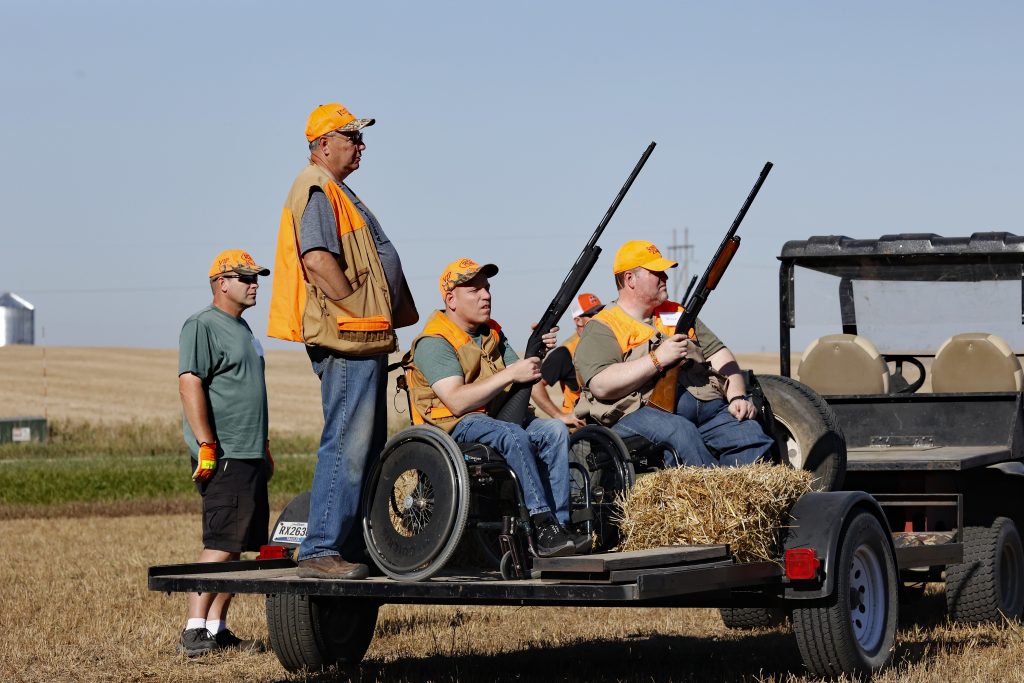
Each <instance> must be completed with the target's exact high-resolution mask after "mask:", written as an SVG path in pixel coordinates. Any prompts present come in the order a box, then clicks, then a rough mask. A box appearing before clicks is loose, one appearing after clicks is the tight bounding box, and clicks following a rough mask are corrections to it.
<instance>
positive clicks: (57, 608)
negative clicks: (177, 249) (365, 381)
mask: <svg viewBox="0 0 1024 683" xmlns="http://www.w3.org/2000/svg"><path fill="white" fill-rule="evenodd" d="M741 361H742V362H744V363H745V364H746V365H748V366H750V367H754V368H755V369H757V370H760V371H761V372H771V371H773V367H772V364H773V359H771V358H770V357H768V356H762V357H752V356H745V357H743V358H742V359H741ZM174 375H175V361H174V353H173V352H172V351H145V350H128V349H124V350H122V349H60V348H54V349H48V350H47V376H48V381H47V385H48V386H47V410H48V412H49V414H50V416H51V417H62V418H72V419H89V420H94V421H95V420H99V421H121V420H131V419H136V420H153V419H156V420H166V419H168V418H173V417H174V416H175V415H176V414H177V396H176V391H175V386H174ZM40 378H41V349H39V348H32V347H28V348H25V347H21V348H18V347H15V348H10V347H8V348H0V382H2V384H0V415H27V414H40V413H42V407H43V402H42V385H41V381H40ZM268 384H269V386H270V392H271V399H270V400H271V404H270V405H271V420H272V423H273V425H274V427H275V428H277V429H287V428H292V429H295V430H317V429H319V401H318V396H317V385H316V380H315V378H313V377H312V374H311V373H310V372H309V368H308V363H307V361H306V358H305V355H304V354H303V353H302V352H301V351H300V352H274V351H272V352H269V353H268ZM199 546H200V534H199V518H198V515H195V514H184V515H181V514H179V515H164V514H154V515H142V516H128V517H85V518H58V519H18V520H8V521H3V522H0V557H3V558H4V559H5V561H4V562H3V563H2V564H0V586H2V587H3V592H2V593H0V596H2V597H0V633H2V634H3V638H0V680H4V681H112V680H113V681H207V680H208V681H217V682H218V683H221V682H224V681H235V680H239V681H278V680H303V677H302V676H289V675H287V673H286V672H285V671H284V669H282V668H281V666H280V665H279V664H278V662H277V659H276V658H275V657H274V656H273V655H272V654H238V653H236V654H224V655H215V656H211V657H207V658H205V659H203V660H200V661H188V660H185V659H184V658H181V657H178V656H176V655H175V654H174V653H173V649H174V644H175V640H176V637H177V633H178V631H179V629H180V628H181V626H182V621H183V617H184V601H183V597H182V596H180V595H174V596H166V595H163V594H154V593H150V592H149V591H147V590H146V581H145V575H146V567H148V566H149V565H151V564H165V563H175V562H187V561H191V560H192V559H193V558H194V556H195V553H196V551H197V550H198V548H199ZM942 607H943V602H942V595H941V593H931V594H929V595H927V596H926V597H925V599H924V601H923V602H922V603H921V604H919V605H918V606H916V607H915V608H914V609H913V610H905V612H904V624H903V626H901V629H900V632H899V634H898V646H897V650H896V652H895V661H896V665H895V666H894V668H892V669H891V670H889V671H887V672H885V673H884V674H883V675H881V676H879V677H877V678H876V680H879V681H921V682H924V681H927V682H933V683H947V682H948V681H957V682H958V683H960V682H968V681H970V682H982V681H985V682H987V681H1001V680H1012V681H1024V664H1022V663H1021V662H1022V660H1024V631H1022V630H1021V628H1020V627H1019V626H1017V625H1012V626H1010V627H1007V628H993V627H980V628H968V627H959V626H954V625H951V624H949V623H948V622H946V620H945V616H944V614H943V609H942ZM232 610H233V611H232V617H231V625H232V627H233V628H234V629H235V630H237V631H238V632H240V633H242V634H244V635H257V636H263V637H265V636H266V625H265V623H264V620H263V600H262V598H259V597H254V596H240V597H239V598H238V600H237V602H236V604H235V606H234V607H233V608H232ZM915 623H916V624H918V625H914V624H915ZM317 678H319V677H317ZM358 678H359V679H360V680H367V681H376V680H381V681H383V680H388V681H392V680H397V681H450V680H580V681H594V680H599V681H604V680H607V681H617V680H624V681H669V680H674V681H687V680H692V681H708V680H752V681H803V680H806V679H805V677H804V676H803V674H802V665H801V663H800V658H799V654H798V652H797V649H796V645H795V643H794V641H793V638H792V636H791V635H790V634H789V633H788V631H787V630H786V629H773V630H766V631H758V632H753V633H745V632H732V631H728V630H726V629H725V628H724V627H723V626H722V624H721V621H720V620H719V618H718V616H717V612H715V611H713V610H668V609H658V610H635V609H617V610H613V609H564V608H485V607H462V608H456V607H408V606H386V607H384V608H383V609H382V611H381V615H380V619H379V621H378V627H377V633H376V636H375V638H374V641H373V643H372V644H371V646H370V650H369V652H368V653H367V657H366V660H365V662H364V666H363V667H362V669H361V670H360V672H359V674H358Z"/></svg>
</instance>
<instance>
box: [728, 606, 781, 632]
mask: <svg viewBox="0 0 1024 683" xmlns="http://www.w3.org/2000/svg"><path fill="white" fill-rule="evenodd" d="M718 614H719V615H720V616H721V617H722V623H723V624H725V627H726V628H732V629H739V630H743V631H749V630H752V629H755V628H775V627H776V626H782V625H783V624H785V623H786V619H787V615H786V610H784V609H781V608H778V607H722V608H721V609H719V610H718Z"/></svg>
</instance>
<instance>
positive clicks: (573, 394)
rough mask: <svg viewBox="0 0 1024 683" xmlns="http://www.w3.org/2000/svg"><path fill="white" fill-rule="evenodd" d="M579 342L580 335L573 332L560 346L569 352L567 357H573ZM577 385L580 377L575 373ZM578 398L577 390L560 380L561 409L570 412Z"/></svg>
mask: <svg viewBox="0 0 1024 683" xmlns="http://www.w3.org/2000/svg"><path fill="white" fill-rule="evenodd" d="M579 343H580V336H579V335H578V334H574V335H572V336H571V337H569V338H568V339H567V340H566V341H565V343H564V344H562V346H564V347H565V350H566V351H568V352H569V358H574V357H575V356H576V347H577V346H579ZM579 385H580V378H579V375H577V376H576V386H579ZM579 399H580V392H579V390H576V391H573V390H572V389H571V388H569V386H568V385H567V384H566V383H565V382H562V411H563V412H566V413H571V412H572V409H573V408H574V407H575V406H576V401H578V400H579Z"/></svg>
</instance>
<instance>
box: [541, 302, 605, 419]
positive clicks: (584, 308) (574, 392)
mask: <svg viewBox="0 0 1024 683" xmlns="http://www.w3.org/2000/svg"><path fill="white" fill-rule="evenodd" d="M603 308H604V306H603V305H602V304H601V300H600V299H598V298H597V297H596V296H594V295H593V294H590V293H589V292H584V293H583V294H580V295H579V296H578V297H576V302H575V306H574V308H573V310H572V322H573V325H574V326H575V327H576V332H575V333H574V334H573V335H572V336H571V337H569V338H568V339H566V340H565V342H564V343H563V344H562V345H561V346H559V347H558V348H557V349H554V350H553V351H552V352H551V353H549V354H548V355H547V356H545V357H544V363H543V364H542V365H541V368H540V373H541V378H540V381H539V382H537V383H536V384H534V385H533V389H532V391H531V394H530V397H531V398H532V399H533V402H534V403H536V404H537V407H538V408H540V409H541V410H543V411H544V412H545V413H547V414H548V415H550V416H551V417H557V418H558V419H559V420H561V421H562V422H564V423H565V424H567V425H569V426H570V427H582V426H583V425H584V424H586V423H585V422H584V421H583V420H581V419H580V418H578V417H576V415H575V414H574V413H573V408H575V407H576V401H578V400H579V398H580V385H579V382H578V380H577V379H576V368H575V367H574V366H573V364H572V357H573V354H574V353H575V352H576V345H577V344H579V343H580V335H581V334H583V328H584V327H586V326H587V323H589V322H590V319H591V318H593V317H594V316H595V315H597V314H598V313H600V312H601V309H603ZM555 384H558V385H560V386H561V389H562V407H561V408H559V407H558V406H556V405H555V402H554V401H552V400H551V396H550V395H548V387H549V386H554V385H555Z"/></svg>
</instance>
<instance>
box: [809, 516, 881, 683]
mask: <svg viewBox="0 0 1024 683" xmlns="http://www.w3.org/2000/svg"><path fill="white" fill-rule="evenodd" d="M834 571H835V572H836V580H835V588H834V590H833V591H832V594H831V595H830V596H829V597H828V599H827V601H826V602H825V603H824V604H822V605H815V606H812V607H800V608H796V609H794V610H793V633H794V634H795V635H796V642H797V645H798V646H799V648H800V655H801V657H802V658H803V661H804V664H805V665H806V666H807V668H808V670H809V671H810V672H811V674H812V675H815V676H821V677H837V676H841V675H847V676H850V677H852V678H861V677H863V678H867V677H868V676H870V675H871V674H872V673H874V672H876V671H878V670H879V669H881V668H882V667H884V666H885V665H887V664H888V663H889V660H890V658H891V657H892V649H893V643H894V642H895V639H896V620H897V612H898V610H899V607H898V604H897V598H898V595H899V590H898V588H897V573H896V562H895V560H894V557H893V550H892V546H891V545H890V541H889V538H888V536H887V534H886V532H885V530H884V529H883V528H882V525H881V524H879V522H878V520H877V519H876V518H875V517H874V515H872V514H871V513H870V512H867V511H866V510H860V511H855V512H854V513H853V514H852V516H851V517H850V518H849V519H848V520H847V522H846V525H845V528H844V530H843V534H842V536H841V537H840V544H839V557H838V561H837V563H836V565H835V570H834Z"/></svg>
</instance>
